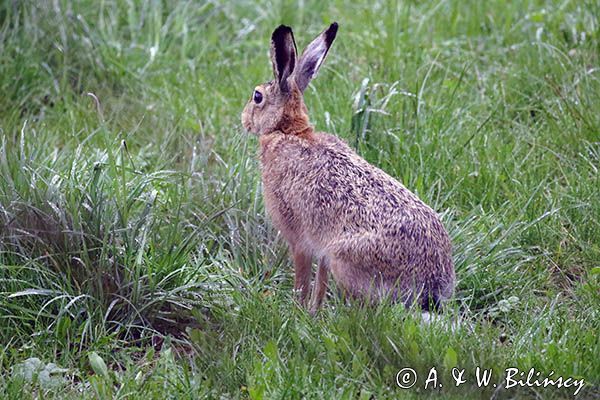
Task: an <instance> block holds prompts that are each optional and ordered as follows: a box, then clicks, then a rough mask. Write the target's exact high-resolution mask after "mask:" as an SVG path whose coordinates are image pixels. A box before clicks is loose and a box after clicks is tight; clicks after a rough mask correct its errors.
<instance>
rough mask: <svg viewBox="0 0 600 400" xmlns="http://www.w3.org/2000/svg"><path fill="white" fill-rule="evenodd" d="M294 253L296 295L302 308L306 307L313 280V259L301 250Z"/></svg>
mask: <svg viewBox="0 0 600 400" xmlns="http://www.w3.org/2000/svg"><path fill="white" fill-rule="evenodd" d="M292 253H293V256H292V257H293V259H294V272H295V278H294V292H295V293H296V296H297V299H298V302H299V303H300V304H301V305H302V306H305V305H306V300H307V298H308V293H309V291H310V281H311V278H312V266H311V263H312V257H311V256H310V255H308V254H306V253H305V252H303V251H299V250H293V251H292Z"/></svg>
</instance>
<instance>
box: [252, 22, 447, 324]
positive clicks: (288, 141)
mask: <svg viewBox="0 0 600 400" xmlns="http://www.w3.org/2000/svg"><path fill="white" fill-rule="evenodd" d="M337 30H338V25H337V23H333V24H332V25H331V26H329V28H327V29H326V30H325V31H323V32H322V33H321V34H320V35H319V36H317V37H316V38H315V39H314V40H313V41H312V42H311V43H310V44H309V45H308V47H306V49H305V50H304V52H303V53H302V55H301V56H300V58H298V56H297V52H296V43H295V41H294V36H293V34H292V29H291V28H289V27H287V26H284V25H281V26H279V27H278V28H277V29H275V31H274V32H273V35H272V37H271V61H272V63H273V73H274V75H275V79H274V80H272V81H270V82H267V83H265V84H262V85H259V86H257V87H256V88H255V90H254V92H253V94H252V97H251V98H250V100H249V101H248V103H247V104H246V106H245V108H244V111H243V112H242V124H243V126H244V128H245V129H246V130H247V131H249V132H252V133H254V134H257V135H259V142H260V150H261V151H260V162H261V172H262V182H263V190H264V199H265V206H266V209H267V212H268V214H269V215H270V217H271V219H272V222H273V224H274V225H275V227H276V228H277V229H279V230H280V232H281V234H282V235H283V237H284V238H285V240H286V241H287V243H288V245H289V248H290V251H291V254H292V257H293V262H294V268H295V284H294V288H295V290H296V291H297V293H298V295H299V301H300V302H301V303H302V304H303V305H307V302H308V301H309V298H308V297H309V291H310V286H311V277H312V268H311V265H312V260H313V258H315V259H317V260H318V268H317V273H316V279H315V283H314V287H313V294H312V299H311V300H310V301H311V304H310V311H311V313H314V312H316V311H317V310H318V308H319V307H320V305H321V303H322V300H323V297H324V295H325V292H326V288H327V279H328V272H329V271H331V274H332V275H333V278H334V279H335V281H336V283H337V285H338V286H339V287H340V288H341V289H342V291H343V292H345V293H346V294H348V295H349V296H350V297H354V298H358V299H361V300H366V301H367V302H369V303H373V302H377V301H379V300H381V299H383V298H389V299H391V300H392V301H402V302H404V303H405V304H407V305H408V304H412V303H417V304H419V305H420V306H422V307H423V308H429V307H431V306H434V307H435V306H437V305H438V304H439V302H440V301H442V300H445V299H447V298H448V297H450V296H451V295H452V292H453V289H454V283H455V275H454V266H453V263H452V250H451V243H450V239H449V237H448V234H447V232H446V230H445V229H444V226H443V225H442V223H441V222H440V220H439V218H438V216H437V214H436V213H435V212H434V211H433V210H432V209H431V208H430V207H429V206H427V205H426V204H425V203H423V202H422V201H421V200H419V198H418V197H417V196H416V195H414V194H413V193H412V192H410V191H409V190H408V189H406V188H405V187H404V186H403V185H402V184H401V183H400V182H398V181H397V180H395V179H394V178H392V177H391V176H389V175H387V174H386V173H385V172H383V171H382V170H380V169H378V168H376V167H374V166H372V165H370V164H369V163H367V162H366V161H365V160H364V159H362V158H361V157H360V156H358V155H357V154H356V153H355V152H354V151H353V150H352V149H351V148H350V147H349V146H348V145H347V144H346V143H344V142H343V141H342V140H340V139H338V138H337V137H335V136H333V135H330V134H328V133H322V132H315V131H314V129H313V127H312V126H311V125H310V123H309V120H308V115H307V113H308V110H307V108H306V106H305V105H304V100H303V92H304V90H305V89H306V87H307V86H308V84H309V82H310V80H311V79H312V78H314V77H315V75H316V74H317V72H318V70H319V67H320V66H321V64H322V63H323V61H324V60H325V56H326V55H327V52H328V50H329V48H330V46H331V44H332V43H333V40H334V39H335V37H336V34H337Z"/></svg>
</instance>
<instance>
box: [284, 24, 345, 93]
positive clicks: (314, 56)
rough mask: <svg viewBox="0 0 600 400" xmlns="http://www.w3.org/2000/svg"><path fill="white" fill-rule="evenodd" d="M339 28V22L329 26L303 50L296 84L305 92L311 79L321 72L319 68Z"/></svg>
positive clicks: (297, 69)
mask: <svg viewBox="0 0 600 400" xmlns="http://www.w3.org/2000/svg"><path fill="white" fill-rule="evenodd" d="M337 30H338V24H337V22H334V23H333V24H331V25H330V26H329V28H327V29H325V30H324V31H323V32H321V34H320V35H319V36H317V37H316V38H315V39H314V40H313V41H312V42H311V43H310V44H309V45H308V46H307V47H306V49H304V52H302V56H301V57H300V60H299V61H298V67H297V68H296V71H295V73H294V76H295V79H296V84H297V85H298V88H299V89H300V91H302V92H304V89H306V87H307V86H308V84H309V83H310V81H311V79H313V78H314V77H315V76H316V75H317V72H319V68H320V67H321V64H323V61H324V60H325V57H326V56H327V52H328V51H329V48H330V47H331V44H332V43H333V40H334V39H335V35H336V34H337Z"/></svg>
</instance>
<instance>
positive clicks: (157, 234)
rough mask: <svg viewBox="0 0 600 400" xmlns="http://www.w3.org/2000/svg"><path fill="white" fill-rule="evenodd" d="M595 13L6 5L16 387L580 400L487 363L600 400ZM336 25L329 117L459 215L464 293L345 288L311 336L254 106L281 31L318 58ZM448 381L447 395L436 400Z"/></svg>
mask: <svg viewBox="0 0 600 400" xmlns="http://www.w3.org/2000/svg"><path fill="white" fill-rule="evenodd" d="M599 17H600V5H599V4H598V3H597V2H595V1H569V0H567V1H561V2H552V1H527V0H523V1H518V2H512V3H510V4H506V3H505V2H500V1H489V2H478V1H467V2H459V1H435V2H413V1H405V2H399V3H397V2H392V1H385V0H382V1H376V2H370V3H369V4H368V5H367V4H365V5H361V4H357V3H353V2H347V1H342V0H335V1H332V2H316V1H307V2H300V3H298V4H292V3H286V2H276V3H274V4H271V3H269V2H262V1H259V2H256V1H252V2H250V1H238V2H216V1H208V2H160V1H151V0H140V1H127V2H124V1H123V2H120V1H100V2H92V1H87V0H81V1H74V2H67V1H60V0H56V1H52V2H39V3H38V2H33V1H24V2H15V1H5V2H3V3H2V4H0V93H1V95H0V343H1V344H2V346H1V347H0V371H1V373H0V391H1V392H3V393H5V396H6V398H11V399H30V398H49V399H50V398H56V399H80V398H102V399H104V398H118V399H134V398H135V399H137V398H145V399H149V398H152V399H154V398H160V399H166V398H177V399H180V398H204V397H206V398H251V399H262V398H264V399H272V398H285V399H288V398H292V399H293V398H336V399H338V398H339V399H370V398H373V399H383V398H401V397H402V398H404V397H407V398H422V397H425V398H429V397H440V396H441V397H444V398H456V399H462V398H490V397H494V398H499V399H502V398H544V399H546V398H572V396H573V392H574V389H573V388H568V389H564V388H563V389H558V388H553V387H548V388H518V389H514V388H513V389H506V388H503V387H499V388H494V387H492V386H491V384H490V386H489V387H485V388H478V387H477V385H476V383H475V381H474V379H475V371H476V367H477V366H480V367H481V368H488V369H493V371H494V375H493V378H492V382H493V383H496V384H498V385H500V384H501V383H502V382H503V379H504V378H503V372H504V370H505V369H506V368H509V367H516V368H520V369H521V370H523V371H528V370H529V369H530V368H535V369H536V371H540V372H541V376H542V378H543V377H545V376H547V375H548V374H549V373H550V371H555V377H556V376H557V375H562V376H564V377H565V378H566V377H574V378H578V379H581V378H583V379H584V380H585V386H584V388H583V389H582V390H581V392H580V393H579V394H578V397H579V398H598V397H600V386H599V385H600V362H599V361H598V360H599V359H600V357H599V356H600V339H599V338H600V335H599V334H598V332H600V315H599V310H600V174H599V172H598V169H599V168H600V113H598V110H600V59H599V58H600V56H599V55H600V19H599ZM333 20H337V21H338V22H339V23H340V31H339V36H338V39H337V40H336V42H335V44H334V45H333V48H332V51H331V52H330V54H329V57H328V59H327V61H326V63H325V66H324V68H323V70H322V71H321V73H320V75H319V77H318V78H317V79H316V80H315V81H314V82H313V84H312V86H311V87H309V88H308V90H307V92H306V102H307V105H308V107H309V110H310V113H311V118H312V121H313V123H314V124H315V125H316V127H317V128H318V129H321V130H326V131H329V132H331V133H334V134H337V135H338V136H340V137H342V138H344V139H345V140H346V141H348V142H349V143H350V144H352V145H353V146H354V147H355V148H356V149H357V151H358V152H359V153H360V154H361V155H362V156H363V157H365V158H366V159H367V160H368V161H369V162H371V163H373V164H375V165H377V166H379V167H381V168H383V169H384V170H385V171H387V172H388V173H389V174H391V175H393V176H395V177H397V178H398V179H399V180H401V181H402V182H403V183H404V184H405V185H406V186H407V187H409V188H410V189H411V190H412V191H414V192H415V193H417V194H418V195H419V196H420V197H421V198H422V199H423V200H425V201H426V202H427V203H429V204H431V205H432V206H433V207H434V208H435V209H436V210H438V211H439V212H440V213H441V214H442V216H443V220H444V223H445V225H446V226H447V228H448V230H449V232H450V234H451V236H452V240H453V244H454V259H455V264H456V270H457V278H458V286H457V291H456V295H455V297H454V299H453V301H452V303H451V304H449V306H448V308H447V310H445V312H444V313H443V314H442V315H441V316H440V317H439V319H438V320H435V321H434V322H433V323H431V324H429V325H428V324H425V323H423V322H422V321H421V315H420V314H419V313H418V312H417V311H415V310H405V309H403V308H402V307H398V306H393V305H389V304H382V305H380V306H378V307H375V308H370V309H365V308H360V307H358V306H356V305H347V304H344V303H343V302H342V301H341V300H340V299H339V298H338V297H337V296H336V295H335V291H334V290H332V291H331V293H330V296H329V299H328V302H327V305H326V306H325V308H324V309H323V310H322V312H321V313H320V314H319V315H318V316H317V317H316V318H312V317H310V316H309V315H308V314H307V313H306V312H305V311H304V310H302V309H300V308H299V307H297V306H296V305H295V303H294V301H293V297H292V293H291V288H292V274H291V266H290V261H289V259H288V256H287V251H286V248H285V244H284V243H283V241H282V239H281V238H280V237H279V236H278V234H277V232H276V231H275V230H274V229H273V228H272V227H271V225H270V224H269V222H268V218H267V217H266V216H265V214H264V208H263V204H262V197H261V187H260V179H259V173H258V163H257V161H256V159H257V157H256V155H257V146H258V145H257V141H256V138H254V137H250V136H247V135H245V134H244V133H243V132H242V131H241V126H240V122H239V121H240V112H241V109H242V107H243V105H244V103H245V101H246V99H247V98H248V97H249V95H250V93H251V91H252V89H253V88H254V86H255V84H257V83H260V82H262V81H265V80H268V79H270V73H271V72H270V64H269V60H268V58H267V54H268V38H269V35H270V32H271V30H272V29H273V28H274V27H275V26H277V25H278V24H279V23H282V22H283V23H287V24H290V25H292V26H293V27H294V28H295V29H296V40H297V41H298V42H299V43H298V44H299V46H300V47H302V46H304V45H305V44H306V43H307V42H308V40H310V39H312V37H313V36H314V35H316V34H317V33H318V32H319V31H320V30H321V29H323V27H325V26H326V24H327V23H329V22H331V21H333ZM457 320H459V321H460V323H459V324H458V326H457V327H456V328H455V329H450V328H449V325H450V323H451V321H457ZM34 359H37V360H39V361H32V360H34ZM434 366H435V367H436V369H437V371H438V373H439V377H440V381H441V382H442V383H443V384H444V386H443V387H442V388H436V389H431V388H428V389H425V388H424V383H425V379H426V376H427V374H428V373H429V371H430V368H431V367H434ZM405 367H411V368H414V369H415V370H416V371H417V372H418V373H419V382H418V385H416V386H415V387H413V388H412V389H410V390H402V389H400V388H399V387H398V386H397V385H396V374H397V372H398V371H399V370H401V369H402V368H405ZM453 367H460V368H464V369H465V371H466V372H465V377H467V379H468V382H467V383H465V384H463V385H461V386H460V387H458V388H457V387H454V385H453V384H452V383H453V381H452V379H451V377H452V375H451V370H452V368H453Z"/></svg>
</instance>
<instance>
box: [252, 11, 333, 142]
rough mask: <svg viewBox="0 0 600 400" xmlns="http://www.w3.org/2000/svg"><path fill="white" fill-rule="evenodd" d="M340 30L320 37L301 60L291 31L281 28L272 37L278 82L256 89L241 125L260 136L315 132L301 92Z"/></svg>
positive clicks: (287, 28)
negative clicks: (273, 133) (276, 133)
mask: <svg viewBox="0 0 600 400" xmlns="http://www.w3.org/2000/svg"><path fill="white" fill-rule="evenodd" d="M337 30H338V25H337V23H335V22H334V23H333V24H331V25H330V26H329V28H327V29H326V30H324V31H323V32H322V33H321V34H320V35H319V36H317V37H316V38H315V39H314V40H313V41H312V42H311V43H310V44H309V45H308V46H307V47H306V49H305V50H304V51H303V52H302V55H301V56H300V58H299V59H298V57H297V53H296V42H295V41H294V34H293V33H292V28H290V27H288V26H285V25H281V26H279V27H278V28H277V29H275V31H273V35H272V36H271V62H272V63H273V74H274V75H275V79H274V80H272V81H270V82H267V83H264V84H262V85H259V86H257V87H256V88H255V89H254V91H253V93H252V96H251V97H250V100H248V103H247V104H246V107H244V111H243V112H242V125H243V126H244V128H245V129H246V130H247V131H249V132H252V133H255V134H257V135H264V134H267V133H271V132H275V131H281V132H283V133H287V134H296V135H299V134H302V133H303V132H306V131H307V130H310V129H312V128H311V127H310V125H309V123H308V115H307V110H306V106H305V105H304V99H303V98H302V93H303V92H304V89H306V87H307V86H308V83H309V82H310V81H311V79H313V78H314V77H315V76H316V74H317V72H318V71H319V68H320V67H321V64H322V63H323V60H325V56H327V51H328V50H329V47H331V44H332V43H333V40H334V39H335V35H336V33H337Z"/></svg>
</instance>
